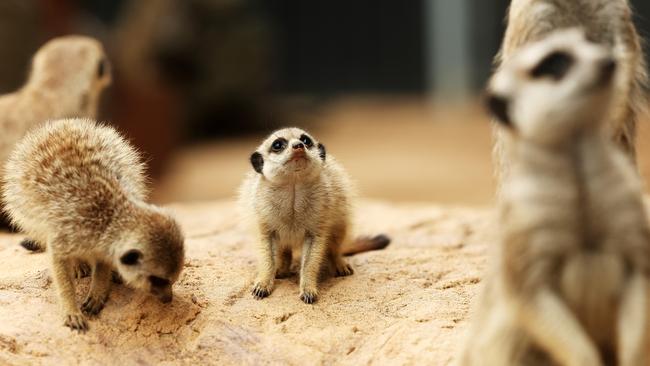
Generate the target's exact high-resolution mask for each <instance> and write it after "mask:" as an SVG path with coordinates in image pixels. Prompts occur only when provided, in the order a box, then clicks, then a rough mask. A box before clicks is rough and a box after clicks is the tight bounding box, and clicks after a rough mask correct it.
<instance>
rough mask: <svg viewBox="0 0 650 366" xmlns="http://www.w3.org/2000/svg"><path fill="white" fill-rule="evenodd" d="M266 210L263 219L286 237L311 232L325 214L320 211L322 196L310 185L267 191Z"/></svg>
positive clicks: (300, 235) (294, 236)
mask: <svg viewBox="0 0 650 366" xmlns="http://www.w3.org/2000/svg"><path fill="white" fill-rule="evenodd" d="M266 196H267V199H268V201H267V203H268V205H267V210H265V212H264V213H265V214H264V221H266V222H267V224H268V225H269V226H270V227H272V228H273V229H274V230H275V231H276V232H277V233H278V234H279V235H283V236H287V238H300V237H302V236H304V235H305V233H309V232H313V231H314V230H316V228H317V227H318V223H319V220H323V219H325V218H326V215H322V214H321V215H319V213H320V212H322V206H323V205H322V197H321V196H320V195H319V194H318V191H317V190H315V189H310V187H301V186H294V187H287V188H285V189H277V190H273V191H269V192H267V194H266Z"/></svg>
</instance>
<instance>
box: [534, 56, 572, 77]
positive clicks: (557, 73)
mask: <svg viewBox="0 0 650 366" xmlns="http://www.w3.org/2000/svg"><path fill="white" fill-rule="evenodd" d="M573 64H574V59H573V56H571V55H570V54H568V53H566V52H562V51H557V52H553V53H551V54H550V55H548V56H546V57H545V58H544V59H543V60H542V61H541V62H540V63H539V64H538V65H537V66H535V68H534V69H533V70H531V72H530V76H532V77H533V78H535V79H538V78H543V77H550V78H552V79H553V80H556V81H559V80H562V78H563V77H564V75H566V73H567V72H568V71H569V70H570V69H571V67H572V66H573Z"/></svg>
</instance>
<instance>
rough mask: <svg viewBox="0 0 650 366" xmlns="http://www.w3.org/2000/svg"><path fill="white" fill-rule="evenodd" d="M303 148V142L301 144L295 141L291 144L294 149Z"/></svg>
mask: <svg viewBox="0 0 650 366" xmlns="http://www.w3.org/2000/svg"><path fill="white" fill-rule="evenodd" d="M304 148H305V144H303V143H302V142H297V143H295V144H293V149H294V150H298V149H304Z"/></svg>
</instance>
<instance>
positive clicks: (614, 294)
mask: <svg viewBox="0 0 650 366" xmlns="http://www.w3.org/2000/svg"><path fill="white" fill-rule="evenodd" d="M625 279H626V267H625V261H624V260H623V258H622V257H621V256H619V255H616V254H615V253H602V252H600V253H579V254H575V255H573V256H571V257H569V258H567V259H566V261H565V264H564V266H563V268H562V270H561V275H560V283H559V288H560V291H561V293H562V295H563V297H564V299H565V301H566V302H567V304H568V305H569V307H570V308H571V309H572V310H573V311H574V313H575V314H576V315H577V317H578V319H580V322H581V323H582V324H583V326H584V327H585V329H586V330H587V332H588V333H589V334H590V335H591V336H592V337H593V338H594V339H596V340H597V341H607V340H608V339H609V337H610V335H611V333H612V332H614V331H615V328H616V319H615V314H617V309H618V306H619V303H620V296H621V289H623V288H624V285H625Z"/></svg>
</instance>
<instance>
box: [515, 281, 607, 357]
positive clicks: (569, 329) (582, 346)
mask: <svg viewBox="0 0 650 366" xmlns="http://www.w3.org/2000/svg"><path fill="white" fill-rule="evenodd" d="M518 305H519V307H520V312H521V317H522V318H521V319H522V326H523V327H524V329H525V330H526V331H527V332H528V333H529V334H530V335H531V337H532V338H533V339H534V341H535V343H536V344H538V345H539V346H540V347H541V348H542V349H544V350H545V351H546V352H548V353H549V354H550V355H551V357H552V358H553V359H555V360H556V361H557V362H559V363H560V364H562V365H572V366H573V365H575V366H578V365H584V366H587V365H593V366H598V365H602V364H603V362H602V360H601V358H600V354H599V353H598V349H597V347H596V345H595V344H594V343H593V342H592V341H591V340H590V339H589V336H588V335H587V334H586V332H585V330H584V329H583V328H582V325H581V324H580V322H579V321H578V319H577V318H576V317H575V315H574V314H573V313H572V312H571V310H570V309H569V308H568V307H567V306H566V305H565V304H564V302H563V301H562V300H561V299H560V298H559V297H558V296H557V295H555V294H554V293H553V292H552V291H551V290H549V289H545V288H544V289H540V290H538V291H537V292H536V293H533V294H532V298H531V299H530V300H528V301H522V302H521V303H520V304H518Z"/></svg>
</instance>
